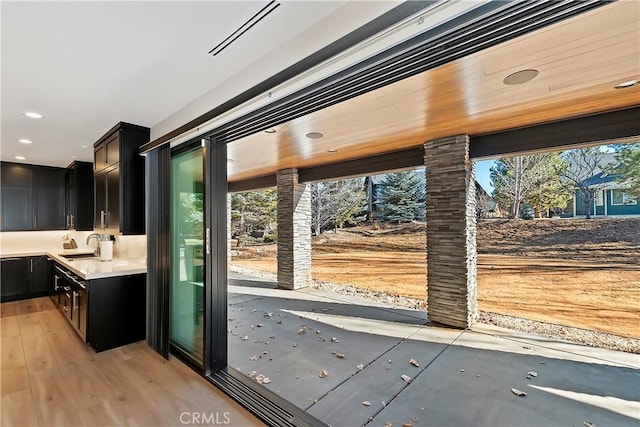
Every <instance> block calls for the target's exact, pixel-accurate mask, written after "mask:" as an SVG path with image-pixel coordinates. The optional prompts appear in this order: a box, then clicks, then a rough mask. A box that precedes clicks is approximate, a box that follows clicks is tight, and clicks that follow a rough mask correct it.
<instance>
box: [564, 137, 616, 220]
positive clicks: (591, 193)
mask: <svg viewBox="0 0 640 427" xmlns="http://www.w3.org/2000/svg"><path fill="white" fill-rule="evenodd" d="M562 157H563V158H564V159H565V161H566V162H567V163H568V164H569V167H568V168H566V170H564V171H560V172H559V174H560V177H561V179H562V182H563V185H564V186H565V187H566V188H568V189H571V190H572V191H574V192H575V197H576V203H578V197H580V199H581V200H580V202H582V203H583V206H584V210H585V214H586V216H587V219H589V218H591V209H590V205H591V202H592V201H593V200H595V198H596V195H597V194H598V192H599V191H602V189H603V188H604V184H603V183H602V182H600V181H599V180H598V179H595V178H597V177H596V175H599V174H602V173H606V172H605V171H606V170H607V168H608V163H607V154H606V153H604V152H602V151H601V150H600V148H599V147H590V148H578V149H575V150H568V151H565V152H564V153H563V154H562Z"/></svg>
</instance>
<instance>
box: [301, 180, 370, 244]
mask: <svg viewBox="0 0 640 427" xmlns="http://www.w3.org/2000/svg"><path fill="white" fill-rule="evenodd" d="M364 197H365V193H364V189H363V179H362V178H355V179H345V180H340V181H333V182H317V183H315V184H312V186H311V215H312V217H311V226H312V228H313V231H314V232H315V234H316V235H319V234H320V233H321V232H322V231H324V230H326V229H327V228H336V227H342V226H343V225H344V224H345V223H346V222H348V221H353V222H357V221H358V218H356V217H355V215H356V214H357V212H358V211H359V210H360V209H361V208H362V207H363V206H362V203H363V201H364ZM363 219H364V218H361V220H363Z"/></svg>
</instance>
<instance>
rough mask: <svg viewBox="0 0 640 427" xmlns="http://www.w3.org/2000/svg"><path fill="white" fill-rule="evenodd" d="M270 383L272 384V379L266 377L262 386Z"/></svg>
mask: <svg viewBox="0 0 640 427" xmlns="http://www.w3.org/2000/svg"><path fill="white" fill-rule="evenodd" d="M270 382H271V378H269V377H264V378H263V379H262V384H269V383H270Z"/></svg>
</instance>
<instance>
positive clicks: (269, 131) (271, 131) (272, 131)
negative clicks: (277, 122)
mask: <svg viewBox="0 0 640 427" xmlns="http://www.w3.org/2000/svg"><path fill="white" fill-rule="evenodd" d="M265 133H276V130H275V129H273V128H271V129H266V130H265Z"/></svg>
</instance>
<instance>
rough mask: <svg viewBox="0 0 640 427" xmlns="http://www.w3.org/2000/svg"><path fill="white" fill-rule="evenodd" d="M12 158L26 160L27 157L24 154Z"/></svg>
mask: <svg viewBox="0 0 640 427" xmlns="http://www.w3.org/2000/svg"><path fill="white" fill-rule="evenodd" d="M14 159H16V160H27V158H26V157H25V156H15V157H14Z"/></svg>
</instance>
